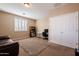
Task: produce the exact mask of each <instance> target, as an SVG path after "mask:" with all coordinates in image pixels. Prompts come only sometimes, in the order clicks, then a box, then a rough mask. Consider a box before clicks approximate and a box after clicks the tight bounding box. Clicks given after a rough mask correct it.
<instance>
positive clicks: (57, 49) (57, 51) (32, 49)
mask: <svg viewBox="0 0 79 59" xmlns="http://www.w3.org/2000/svg"><path fill="white" fill-rule="evenodd" d="M18 42H19V44H20V49H19V55H20V56H74V55H75V52H74V49H72V48H68V47H65V46H61V45H58V44H54V43H49V42H48V41H47V40H44V39H41V38H28V39H23V40H18Z"/></svg>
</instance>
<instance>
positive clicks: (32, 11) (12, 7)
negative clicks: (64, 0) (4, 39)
mask: <svg viewBox="0 0 79 59" xmlns="http://www.w3.org/2000/svg"><path fill="white" fill-rule="evenodd" d="M61 5H64V4H61V3H32V7H31V8H27V7H26V6H24V3H0V10H2V11H5V12H9V13H13V14H16V15H20V16H23V17H27V18H32V19H36V20H39V19H43V18H44V17H46V16H47V15H48V13H49V12H50V10H52V9H54V8H56V7H58V6H61Z"/></svg>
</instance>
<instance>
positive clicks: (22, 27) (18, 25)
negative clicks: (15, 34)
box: [14, 18, 27, 31]
mask: <svg viewBox="0 0 79 59" xmlns="http://www.w3.org/2000/svg"><path fill="white" fill-rule="evenodd" d="M14 24H15V27H14V30H15V31H27V20H24V19H21V18H15V21H14Z"/></svg>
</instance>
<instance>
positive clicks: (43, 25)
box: [36, 17, 49, 33]
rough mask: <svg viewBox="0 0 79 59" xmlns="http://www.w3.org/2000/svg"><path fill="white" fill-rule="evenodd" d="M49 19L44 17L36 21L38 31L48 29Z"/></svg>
mask: <svg viewBox="0 0 79 59" xmlns="http://www.w3.org/2000/svg"><path fill="white" fill-rule="evenodd" d="M48 24H49V20H48V18H47V17H46V18H44V19H41V20H37V21H36V26H37V32H38V33H42V32H43V31H44V29H48Z"/></svg>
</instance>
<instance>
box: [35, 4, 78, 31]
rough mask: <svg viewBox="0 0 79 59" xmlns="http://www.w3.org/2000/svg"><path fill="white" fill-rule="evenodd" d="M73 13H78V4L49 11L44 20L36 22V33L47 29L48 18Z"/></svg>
mask: <svg viewBox="0 0 79 59" xmlns="http://www.w3.org/2000/svg"><path fill="white" fill-rule="evenodd" d="M75 11H79V4H67V5H64V6H60V7H57V8H55V9H53V10H51V11H50V13H49V14H48V16H46V18H45V19H41V20H38V21H37V23H36V25H37V29H38V32H42V31H43V30H44V29H45V28H48V27H49V18H50V17H54V16H58V15H62V14H66V13H70V12H75Z"/></svg>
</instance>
